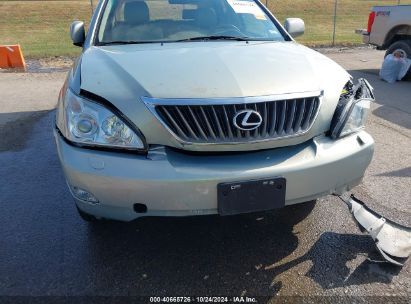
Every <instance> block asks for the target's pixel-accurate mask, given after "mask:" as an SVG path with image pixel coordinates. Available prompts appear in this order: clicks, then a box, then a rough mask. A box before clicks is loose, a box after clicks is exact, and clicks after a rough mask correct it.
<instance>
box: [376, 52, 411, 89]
mask: <svg viewBox="0 0 411 304" xmlns="http://www.w3.org/2000/svg"><path fill="white" fill-rule="evenodd" d="M410 66H411V60H410V59H407V58H406V57H405V56H402V57H398V56H397V57H396V56H394V55H393V54H389V55H388V56H387V57H385V59H384V62H383V64H382V68H381V70H380V77H381V79H383V80H385V81H387V82H389V83H394V82H396V81H397V80H401V79H403V78H404V76H405V75H406V74H407V72H408V70H409V68H410Z"/></svg>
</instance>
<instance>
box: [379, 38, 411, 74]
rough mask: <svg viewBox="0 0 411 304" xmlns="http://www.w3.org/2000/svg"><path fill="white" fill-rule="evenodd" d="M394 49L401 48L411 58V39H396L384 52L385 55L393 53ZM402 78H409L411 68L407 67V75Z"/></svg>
mask: <svg viewBox="0 0 411 304" xmlns="http://www.w3.org/2000/svg"><path fill="white" fill-rule="evenodd" d="M396 50H402V51H404V52H405V53H406V54H407V58H408V59H410V60H411V40H400V41H396V42H394V43H393V44H391V45H390V47H389V48H388V50H387V52H386V53H385V57H387V56H388V55H389V54H392V53H394V52H395V51H396ZM403 80H411V68H410V69H409V71H408V73H407V75H405V77H404V78H403Z"/></svg>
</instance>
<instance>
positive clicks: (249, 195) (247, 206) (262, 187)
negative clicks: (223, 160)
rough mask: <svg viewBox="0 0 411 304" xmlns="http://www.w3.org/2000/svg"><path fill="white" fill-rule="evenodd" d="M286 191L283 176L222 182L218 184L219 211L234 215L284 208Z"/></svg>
mask: <svg viewBox="0 0 411 304" xmlns="http://www.w3.org/2000/svg"><path fill="white" fill-rule="evenodd" d="M285 193H286V179H285V178H283V177H274V178H267V179H261V180H251V181H240V182H232V183H220V184H218V185H217V196H218V198H217V202H218V213H219V214H220V215H234V214H241V213H249V212H257V211H267V210H272V209H278V208H282V207H284V206H285Z"/></svg>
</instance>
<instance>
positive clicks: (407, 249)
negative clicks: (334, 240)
mask: <svg viewBox="0 0 411 304" xmlns="http://www.w3.org/2000/svg"><path fill="white" fill-rule="evenodd" d="M340 199H341V200H343V201H344V202H345V203H346V204H347V206H348V208H349V209H350V212H351V214H352V215H353V217H354V219H355V221H356V222H357V223H358V224H359V225H360V228H362V229H365V230H366V231H367V232H368V233H369V234H370V235H371V237H372V239H373V240H374V241H375V244H376V246H377V249H378V251H379V252H380V253H381V255H382V256H383V258H384V259H385V260H386V261H387V262H389V263H391V264H394V265H397V266H403V265H404V263H405V261H406V260H407V258H408V257H409V256H410V255H411V228H409V227H405V226H402V225H399V224H397V223H394V222H392V221H390V220H388V219H386V218H384V217H382V216H381V215H379V214H378V213H376V212H375V211H373V210H371V209H370V208H368V207H367V206H366V205H365V203H364V202H362V201H360V200H358V199H357V198H355V197H354V196H353V195H351V197H349V198H345V197H343V196H340Z"/></svg>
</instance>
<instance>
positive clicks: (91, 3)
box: [90, 0, 94, 15]
mask: <svg viewBox="0 0 411 304" xmlns="http://www.w3.org/2000/svg"><path fill="white" fill-rule="evenodd" d="M90 6H91V15H93V13H94V5H93V0H90Z"/></svg>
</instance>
